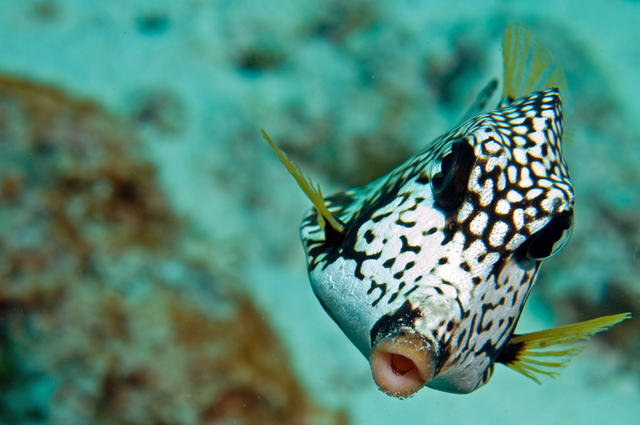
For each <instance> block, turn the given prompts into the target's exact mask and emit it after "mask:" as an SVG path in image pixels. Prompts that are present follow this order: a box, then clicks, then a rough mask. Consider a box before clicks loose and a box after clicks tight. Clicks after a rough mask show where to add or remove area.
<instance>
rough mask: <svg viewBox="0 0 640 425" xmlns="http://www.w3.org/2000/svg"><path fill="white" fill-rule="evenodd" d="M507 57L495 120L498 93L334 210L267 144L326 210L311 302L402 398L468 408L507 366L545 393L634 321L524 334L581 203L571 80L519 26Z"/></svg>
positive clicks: (383, 385) (311, 254)
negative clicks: (568, 110)
mask: <svg viewBox="0 0 640 425" xmlns="http://www.w3.org/2000/svg"><path fill="white" fill-rule="evenodd" d="M502 50H503V79H504V82H503V89H502V96H500V99H499V101H498V104H497V106H496V107H495V108H494V109H490V108H487V104H488V101H489V100H490V99H491V98H492V97H493V96H494V93H495V92H496V90H497V87H498V82H497V80H495V79H494V80H491V81H490V82H489V84H488V85H487V86H486V87H485V88H484V89H483V90H482V91H481V92H480V93H479V95H478V96H477V98H476V100H475V101H474V102H473V104H472V105H471V107H470V108H469V109H468V110H467V111H466V113H465V114H464V115H463V117H462V119H461V120H460V121H459V123H458V124H457V125H455V127H454V128H453V129H451V130H450V131H448V132H446V133H444V134H442V135H441V136H440V137H438V138H436V139H435V140H433V141H432V142H431V143H429V144H428V145H427V146H426V148H424V149H423V150H422V151H421V152H419V153H418V154H416V155H414V156H412V157H410V158H408V159H407V160H406V161H404V162H403V163H402V164H400V165H399V166H397V167H396V168H395V169H393V170H392V171H390V172H389V173H388V174H386V175H384V176H382V177H380V178H378V179H376V180H374V181H372V182H371V183H369V184H366V185H364V186H361V187H356V188H353V189H349V190H346V191H342V192H339V193H336V194H333V195H330V196H327V197H325V196H324V195H323V194H322V190H321V188H320V186H319V185H317V184H315V183H314V182H313V181H312V180H311V179H310V178H308V177H307V176H306V175H305V174H304V173H303V172H302V170H301V169H300V168H299V167H298V166H296V165H295V164H294V163H293V162H292V161H291V160H289V158H288V157H287V155H286V154H285V153H284V152H283V151H282V150H281V149H280V148H279V147H278V146H277V145H276V143H275V142H273V140H272V139H271V138H270V137H269V135H268V134H267V133H266V132H265V131H264V130H261V132H262V136H263V137H264V138H265V139H266V141H267V142H268V143H269V145H270V146H271V148H272V149H273V151H274V152H275V153H276V155H277V156H278V158H279V159H280V161H281V162H282V164H283V165H284V166H285V167H286V168H287V170H288V171H289V173H290V174H291V175H292V176H293V177H294V179H295V180H296V182H297V183H298V185H299V186H300V188H301V189H302V191H303V192H304V193H305V194H306V196H307V197H308V198H309V200H310V201H311V202H312V204H313V207H312V208H311V209H310V210H309V211H308V213H307V214H306V215H305V216H304V218H303V220H302V223H301V226H300V236H301V240H302V244H303V247H304V251H305V254H306V261H307V269H308V274H309V280H310V282H311V288H312V290H313V292H314V294H315V296H316V297H317V299H318V300H319V302H320V304H321V306H322V307H323V308H324V310H325V311H326V312H327V313H328V315H329V316H330V317H331V318H332V319H333V320H334V321H335V322H336V324H337V325H338V326H339V328H340V329H341V330H342V331H343V332H344V334H345V335H346V336H347V337H348V338H349V339H350V340H351V342H352V343H353V344H354V345H355V346H356V347H357V348H358V350H359V351H360V352H361V353H362V354H363V355H364V356H365V358H367V359H368V360H369V365H370V368H371V373H372V377H373V380H374V382H375V383H376V384H377V386H378V387H379V388H380V389H381V390H382V391H384V392H385V393H386V394H388V395H390V396H393V397H399V398H406V397H409V396H411V395H413V394H414V393H416V392H417V391H419V390H420V389H422V388H423V387H428V388H432V389H436V390H440V391H445V392H450V393H459V394H467V393H470V392H472V391H475V390H476V389H478V388H480V387H482V386H483V385H485V384H486V383H487V382H488V381H489V379H490V377H491V376H492V374H493V371H494V367H495V364H496V363H501V364H504V365H506V366H507V367H509V368H511V369H513V370H515V371H517V372H519V373H521V374H523V375H524V376H526V377H528V378H530V379H532V380H534V381H536V382H538V383H541V380H540V378H541V377H543V376H551V377H555V376H557V375H558V373H559V370H560V369H561V368H562V367H564V366H565V365H566V364H567V363H568V361H569V360H570V359H571V358H572V357H573V356H574V355H576V354H577V353H578V352H580V351H581V350H582V349H583V348H584V346H585V343H586V340H587V339H588V338H590V337H591V336H593V335H594V334H596V333H598V332H601V331H604V330H606V329H608V328H610V327H611V326H614V325H616V324H618V323H620V322H622V321H623V320H626V319H629V318H630V317H631V314H630V313H620V314H612V315H606V316H602V317H598V318H596V319H592V320H586V321H583V322H579V323H574V324H570V325H565V326H560V327H557V328H554V329H547V330H543V331H539V332H532V333H525V334H517V333H516V332H515V329H516V325H517V323H518V320H519V318H520V316H521V313H522V310H523V308H524V306H525V303H526V301H527V299H528V297H529V295H530V293H531V290H532V288H533V286H534V283H535V280H536V278H537V276H538V273H539V271H540V267H541V264H542V262H543V261H544V260H547V259H549V258H550V257H552V256H554V255H555V254H557V252H559V251H560V250H561V249H562V248H563V247H564V246H565V245H566V243H567V241H568V240H569V238H570V236H571V231H572V228H573V216H574V214H573V212H574V202H575V193H574V189H573V186H572V182H571V178H570V175H569V170H568V166H567V163H566V161H565V159H564V157H563V154H562V136H563V112H562V100H561V93H563V92H564V91H565V90H566V88H565V87H566V77H565V75H564V72H563V70H562V68H561V67H560V66H559V65H557V63H556V62H555V61H554V59H553V57H552V55H551V53H550V52H549V50H547V49H546V47H544V46H543V45H542V44H541V43H540V42H539V41H537V40H536V39H535V37H534V36H533V34H532V32H531V31H530V30H528V29H526V28H525V27H523V26H521V25H519V24H513V25H510V26H509V27H507V28H506V30H505V32H504V37H503V43H502Z"/></svg>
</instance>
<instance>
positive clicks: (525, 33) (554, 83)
mask: <svg viewBox="0 0 640 425" xmlns="http://www.w3.org/2000/svg"><path fill="white" fill-rule="evenodd" d="M502 57H503V69H504V90H503V94H502V104H508V103H510V102H512V101H513V100H514V99H518V98H520V97H522V96H525V95H528V94H529V93H531V92H533V91H537V90H544V89H548V88H552V87H555V88H557V89H559V90H561V91H563V90H564V89H565V88H566V85H567V80H566V78H565V75H564V71H563V70H562V68H561V67H560V66H559V65H558V64H557V63H556V62H555V61H554V59H553V56H551V53H549V51H548V50H547V49H546V48H545V47H544V46H543V45H542V44H541V43H540V42H538V41H537V40H536V39H535V37H534V36H533V34H532V32H531V31H529V30H528V29H526V28H524V27H522V26H520V25H519V24H513V25H509V26H508V27H507V29H506V30H505V31H504V39H503V41H502Z"/></svg>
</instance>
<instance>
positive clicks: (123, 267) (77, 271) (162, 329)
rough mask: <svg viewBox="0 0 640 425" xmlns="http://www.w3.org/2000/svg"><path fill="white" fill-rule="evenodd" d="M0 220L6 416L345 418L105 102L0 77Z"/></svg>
mask: <svg viewBox="0 0 640 425" xmlns="http://www.w3.org/2000/svg"><path fill="white" fill-rule="evenodd" d="M0 217H1V219H0V282H2V284H1V285H0V422H2V423H6V424H22V423H29V424H39V423H41V424H45V423H46V424H74V423H100V424H150V423H155V424H205V423H243V424H317V423H320V424H344V423H346V419H345V416H344V414H341V413H340V412H337V411H329V410H326V409H322V408H320V407H319V406H317V405H316V404H315V403H314V402H313V401H312V400H310V398H309V397H308V396H307V395H306V394H305V391H304V390H303V388H302V386H301V384H300V382H299V381H298V379H297V377H296V376H295V375H294V373H293V371H292V369H291V367H290V364H289V360H288V354H287V352H286V351H285V349H284V348H283V346H282V344H281V342H280V341H279V338H278V336H277V335H276V334H275V333H274V332H273V331H272V329H271V327H270V325H269V323H268V322H267V321H266V320H265V316H264V314H263V313H261V312H260V311H259V310H258V308H257V307H256V306H255V304H254V303H253V302H252V301H251V299H250V298H248V297H247V296H246V295H243V294H242V293H241V292H240V291H239V290H238V289H234V287H235V288H237V287H238V285H237V283H236V282H234V280H233V278H231V277H229V276H224V275H223V274H222V273H220V272H218V271H216V270H213V269H212V268H211V267H210V266H209V265H208V264H207V263H206V262H205V261H204V258H203V254H202V252H203V248H202V246H201V242H200V241H199V240H198V238H196V237H194V236H193V235H190V234H189V232H188V231H186V230H185V226H184V225H183V223H182V222H181V220H180V219H179V218H178V217H177V216H176V215H175V214H174V213H173V212H172V211H171V209H170V207H169V205H168V203H167V200H166V197H165V195H164V193H163V192H162V191H161V190H160V189H159V188H158V185H157V184H156V173H155V170H154V167H153V165H152V164H151V163H150V162H149V161H148V160H146V159H144V157H143V156H142V155H141V154H140V149H139V142H138V138H137V136H136V133H135V131H134V129H133V128H132V127H131V126H130V125H128V124H127V123H126V122H125V121H124V120H122V119H118V118H116V117H115V116H113V115H111V114H109V113H108V112H106V111H105V110H104V109H103V108H102V107H100V106H99V105H98V104H96V103H94V102H91V101H86V100H78V99H76V98H74V97H71V96H68V95H67V94H65V93H63V92H62V91H60V90H58V89H55V88H52V87H48V86H43V85H38V84H34V83H31V82H28V81H26V80H23V79H19V78H13V77H10V76H6V75H3V76H0ZM204 251H206V252H207V253H209V254H210V253H211V252H210V250H207V249H205V250H204Z"/></svg>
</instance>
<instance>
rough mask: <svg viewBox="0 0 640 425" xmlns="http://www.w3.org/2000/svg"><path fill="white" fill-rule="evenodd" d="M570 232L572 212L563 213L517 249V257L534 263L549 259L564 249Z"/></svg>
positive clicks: (571, 228)
mask: <svg viewBox="0 0 640 425" xmlns="http://www.w3.org/2000/svg"><path fill="white" fill-rule="evenodd" d="M572 230H573V211H572V210H569V211H563V212H561V213H560V214H558V215H556V216H555V217H553V218H552V219H551V221H549V223H547V225H546V226H544V227H543V228H542V229H540V230H538V231H537V232H536V233H534V234H533V235H531V236H530V237H529V239H527V241H526V242H525V243H524V244H522V245H521V246H520V248H518V251H519V256H520V257H521V258H527V259H529V260H534V261H540V260H544V259H546V258H549V257H551V256H553V255H555V254H557V253H558V252H559V251H560V250H561V249H562V248H564V246H565V245H566V244H567V242H568V241H569V238H570V237H571V233H572Z"/></svg>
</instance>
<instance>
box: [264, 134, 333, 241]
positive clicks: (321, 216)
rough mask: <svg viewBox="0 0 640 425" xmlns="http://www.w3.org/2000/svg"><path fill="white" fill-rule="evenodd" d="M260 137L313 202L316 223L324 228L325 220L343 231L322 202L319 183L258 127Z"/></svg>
mask: <svg viewBox="0 0 640 425" xmlns="http://www.w3.org/2000/svg"><path fill="white" fill-rule="evenodd" d="M260 132H261V133H262V137H264V138H265V140H266V141H267V142H268V143H269V145H270V146H271V148H272V149H273V151H274V152H275V153H276V155H278V158H279V159H280V162H282V164H283V165H284V166H285V167H286V168H287V170H288V171H289V173H291V175H292V176H293V178H294V179H296V182H297V183H298V186H300V189H302V191H303V192H304V193H305V195H307V198H309V200H310V201H311V202H312V203H313V205H314V207H315V208H316V211H318V225H319V226H320V228H321V229H323V230H324V226H325V220H326V221H327V222H328V223H329V225H330V226H331V227H333V228H334V229H335V230H336V231H337V232H338V233H342V232H343V231H344V226H343V225H342V223H340V222H339V221H338V220H337V219H336V218H335V217H334V216H333V214H331V211H329V209H328V208H327V206H326V204H325V203H324V197H323V196H322V190H321V189H320V186H319V185H315V184H314V183H313V181H311V179H310V178H309V177H307V176H305V175H304V173H303V172H302V170H301V169H300V167H298V166H296V165H295V164H294V163H293V162H291V160H289V158H288V157H287V154H285V153H284V152H283V151H282V150H281V149H280V148H279V147H278V145H276V144H275V143H274V142H273V140H271V137H269V135H268V134H267V132H266V131H264V130H263V129H260Z"/></svg>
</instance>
